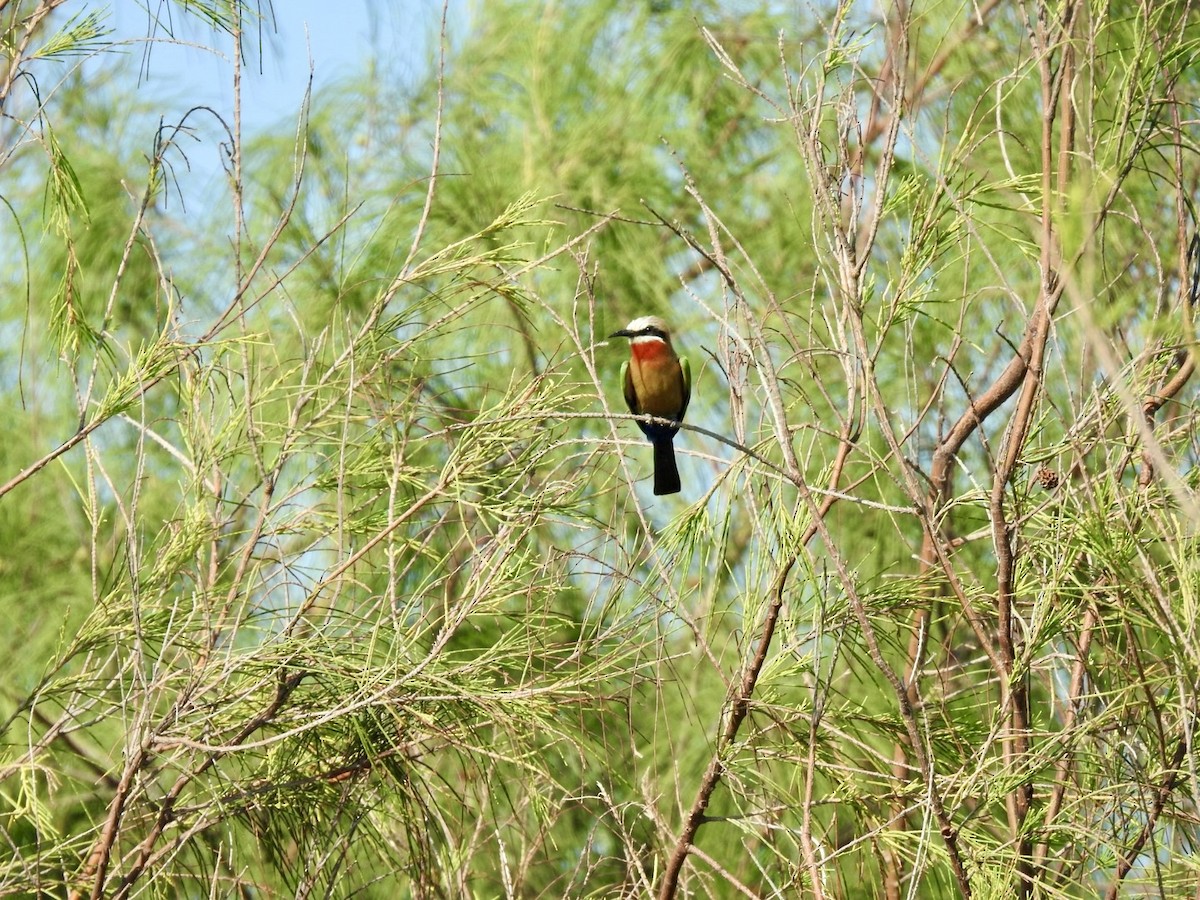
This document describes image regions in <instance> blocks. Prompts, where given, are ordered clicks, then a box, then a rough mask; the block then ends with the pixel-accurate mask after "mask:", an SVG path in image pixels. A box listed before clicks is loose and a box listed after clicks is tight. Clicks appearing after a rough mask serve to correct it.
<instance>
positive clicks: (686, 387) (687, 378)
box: [679, 356, 692, 422]
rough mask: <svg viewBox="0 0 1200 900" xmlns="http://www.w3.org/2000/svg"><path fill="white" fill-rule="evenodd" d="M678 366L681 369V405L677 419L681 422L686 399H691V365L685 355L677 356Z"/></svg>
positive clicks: (685, 407)
mask: <svg viewBox="0 0 1200 900" xmlns="http://www.w3.org/2000/svg"><path fill="white" fill-rule="evenodd" d="M679 368H680V369H682V370H683V406H682V407H681V408H680V410H679V421H680V422H682V421H683V415H684V413H686V412H687V408H688V401H689V400H691V399H692V365H691V363H689V362H688V360H687V357H686V356H681V357H680V358H679Z"/></svg>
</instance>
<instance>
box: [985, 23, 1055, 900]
mask: <svg viewBox="0 0 1200 900" xmlns="http://www.w3.org/2000/svg"><path fill="white" fill-rule="evenodd" d="M1044 15H1045V7H1044V6H1043V7H1042V8H1040V10H1039V16H1038V23H1037V26H1036V27H1035V28H1033V29H1031V34H1030V39H1031V41H1032V44H1033V47H1034V49H1035V52H1037V53H1038V70H1039V74H1040V77H1041V92H1042V141H1041V150H1042V160H1041V162H1042V215H1041V260H1040V269H1041V278H1040V283H1041V287H1040V290H1039V293H1038V299H1037V303H1036V306H1035V308H1034V313H1033V317H1032V320H1031V323H1030V324H1031V326H1032V338H1033V340H1032V342H1031V346H1030V354H1029V359H1028V365H1027V367H1026V370H1025V377H1024V379H1023V385H1022V390H1021V394H1020V397H1019V398H1018V400H1017V408H1016V410H1015V411H1014V413H1013V416H1012V418H1011V419H1010V420H1009V426H1008V429H1007V434H1006V436H1005V441H1004V445H1003V447H1002V448H1001V457H1000V460H999V461H998V463H997V465H996V470H995V475H994V477H993V480H992V490H991V496H990V500H989V512H990V518H991V524H992V543H993V544H994V546H995V551H996V617H997V630H998V635H999V647H1000V657H1001V661H1002V662H1003V665H1004V671H1003V673H1002V675H1001V679H1000V690H1001V715H1002V717H1003V720H1004V722H1005V725H1004V732H1005V734H1004V737H1003V739H1002V742H1001V747H1002V750H1003V756H1004V761H1005V764H1006V768H1007V769H1008V770H1009V771H1010V772H1011V771H1015V770H1016V769H1017V768H1018V767H1019V766H1020V765H1021V760H1022V759H1023V758H1024V757H1025V756H1026V755H1027V754H1028V751H1029V740H1030V739H1029V676H1028V673H1017V671H1016V665H1017V660H1018V659H1019V657H1020V655H1021V650H1020V643H1019V642H1020V638H1019V636H1018V635H1017V633H1016V628H1015V622H1014V619H1015V617H1014V615H1013V604H1014V599H1015V598H1014V591H1013V587H1014V585H1013V580H1014V577H1015V572H1016V556H1015V552H1014V549H1013V535H1012V533H1011V531H1010V526H1009V524H1008V519H1007V515H1006V513H1005V510H1004V499H1005V494H1006V492H1007V490H1008V485H1009V482H1010V480H1011V479H1012V475H1013V472H1014V471H1015V469H1016V467H1017V463H1018V461H1019V460H1020V456H1021V450H1022V448H1023V447H1024V446H1025V439H1026V437H1027V436H1028V433H1029V428H1030V425H1031V423H1032V420H1033V415H1034V412H1035V409H1036V403H1037V398H1038V394H1039V392H1040V389H1041V383H1042V365H1043V359H1044V356H1045V351H1046V341H1047V338H1048V336H1049V333H1050V312H1051V297H1052V296H1054V294H1055V292H1056V290H1057V288H1056V282H1057V281H1058V275H1057V272H1056V270H1055V263H1056V261H1057V253H1056V252H1055V240H1056V234H1055V228H1054V213H1053V207H1054V204H1053V202H1052V192H1053V191H1054V189H1055V185H1054V183H1053V181H1052V178H1053V175H1054V162H1055V159H1054V136H1055V127H1054V123H1055V117H1056V114H1057V111H1058V110H1057V105H1058V97H1057V96H1056V95H1055V90H1056V87H1059V86H1061V84H1062V81H1061V80H1058V79H1056V78H1055V77H1054V73H1052V71H1051V59H1050V56H1051V48H1050V44H1049V40H1048V34H1047V32H1046V30H1045V22H1044ZM1066 15H1067V16H1068V17H1069V16H1070V12H1069V11H1068V12H1067V14H1066ZM1064 68H1066V63H1065V62H1064V64H1063V66H1060V68H1059V74H1060V75H1061V74H1062V71H1063V69H1064ZM1060 296H1061V294H1060ZM1032 804H1033V781H1032V779H1030V778H1024V779H1022V780H1021V781H1020V782H1019V783H1018V784H1017V786H1016V787H1015V788H1014V789H1013V790H1012V791H1010V792H1009V793H1008V795H1007V796H1006V798H1005V806H1006V808H1007V810H1008V824H1009V829H1010V830H1011V831H1012V837H1013V840H1014V841H1016V843H1017V872H1018V879H1019V881H1018V888H1017V890H1018V896H1020V897H1025V896H1028V894H1029V891H1030V890H1031V888H1032V876H1033V872H1032V868H1031V864H1032V859H1031V854H1032V849H1033V847H1032V836H1031V835H1030V834H1028V833H1027V831H1026V829H1025V828H1024V824H1025V819H1026V817H1027V816H1028V814H1029V810H1030V807H1031V806H1032Z"/></svg>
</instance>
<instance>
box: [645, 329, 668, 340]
mask: <svg viewBox="0 0 1200 900" xmlns="http://www.w3.org/2000/svg"><path fill="white" fill-rule="evenodd" d="M638 334H639V335H645V336H646V337H658V338H662V339H663V340H664V341H665V340H666V339H667V333H666V332H665V331H663V330H662V329H661V328H655V327H654V326H653V325H647V326H646V327H645V328H643V329H642V330H641V331H639V332H638Z"/></svg>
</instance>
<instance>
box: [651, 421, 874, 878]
mask: <svg viewBox="0 0 1200 900" xmlns="http://www.w3.org/2000/svg"><path fill="white" fill-rule="evenodd" d="M846 437H847V438H848V437H849V435H848V434H847V436H846ZM852 448H853V444H852V443H850V442H849V440H848V439H847V440H843V441H842V444H841V446H840V447H839V450H838V456H837V458H836V459H835V461H834V466H833V472H832V473H831V474H830V478H829V484H830V488H831V489H833V488H836V486H837V482H838V480H839V479H840V477H841V473H842V469H843V468H844V466H845V462H846V458H847V457H848V456H849V454H850V450H851V449H852ZM798 486H799V485H798ZM837 499H838V498H837V497H834V496H828V497H826V498H825V500H824V501H823V502H822V503H821V506H820V508H819V509H818V510H817V512H816V515H817V516H818V517H823V516H825V515H826V514H827V513H828V512H829V510H830V508H831V507H832V506H833V504H834V503H835V502H837ZM817 530H818V526H817V524H816V522H814V523H813V524H811V525H809V526H808V528H807V529H806V530H805V532H804V534H803V536H802V537H801V538H800V541H799V546H800V547H803V546H804V545H805V544H807V543H808V542H809V541H810V540H812V538H813V536H814V535H816V533H817ZM798 559H799V554H798V553H796V554H792V555H791V556H789V557H788V559H787V560H786V561H785V562H784V563H783V564H782V565H781V566H780V567H779V571H778V572H777V573H776V575H775V580H774V582H773V583H772V585H771V600H770V603H769V605H768V606H767V612H766V615H765V616H764V617H763V622H762V626H761V628H760V629H759V639H758V646H757V647H756V648H755V651H754V656H753V658H752V659H751V660H750V662H749V663H748V664H747V666H746V668H745V669H744V670H743V672H742V678H741V681H740V683H739V684H738V685H737V686H736V688H735V691H734V693H733V696H732V697H730V701H729V704H730V705H729V715H728V718H727V719H726V720H725V727H724V729H722V732H721V736H720V738H719V739H718V741H717V746H716V748H715V749H714V750H713V755H712V758H711V759H710V760H709V762H708V767H707V768H706V769H705V771H704V775H703V777H702V778H701V779H700V786H699V788H698V789H697V790H696V797H695V799H694V800H693V801H692V808H691V809H690V810H689V812H688V815H687V818H686V819H685V820H684V823H683V830H682V831H681V832H680V834H679V838H678V840H677V841H676V843H675V850H674V851H673V852H672V854H671V858H670V860H669V861H668V863H667V867H666V870H665V871H664V872H663V881H662V885H661V886H660V888H659V891H658V896H659V898H660V900H667V898H670V897H674V896H675V892H676V891H677V890H678V887H679V875H680V873H681V872H682V871H683V865H684V863H685V862H686V861H687V857H688V854H689V853H690V852H691V851H692V849H693V848H692V841H693V840H694V839H695V837H696V832H697V831H698V830H699V829H700V826H701V825H703V824H704V822H705V815H704V813H705V810H707V809H708V804H709V802H710V801H711V800H712V795H713V793H714V792H715V791H716V789H717V785H719V784H720V782H721V779H722V777H723V776H724V775H725V759H724V756H725V753H726V751H727V750H728V748H729V747H731V746H732V745H733V742H734V740H736V739H737V734H738V730H739V729H740V728H741V725H742V722H743V720H744V719H745V718H746V714H747V713H748V712H749V711H750V700H751V698H752V697H753V695H754V688H755V686H756V685H757V683H758V676H759V674H760V673H761V671H762V667H763V664H764V663H765V662H766V659H767V652H768V651H769V650H770V647H771V641H772V639H773V637H774V635H775V626H776V624H777V623H778V621H779V611H780V609H781V608H782V607H783V589H784V586H785V585H786V583H787V578H788V575H789V574H790V573H791V571H792V567H793V566H795V564H796V561H797V560H798ZM813 889H814V891H815V892H816V895H817V896H820V890H821V888H820V881H819V880H816V879H814V881H813Z"/></svg>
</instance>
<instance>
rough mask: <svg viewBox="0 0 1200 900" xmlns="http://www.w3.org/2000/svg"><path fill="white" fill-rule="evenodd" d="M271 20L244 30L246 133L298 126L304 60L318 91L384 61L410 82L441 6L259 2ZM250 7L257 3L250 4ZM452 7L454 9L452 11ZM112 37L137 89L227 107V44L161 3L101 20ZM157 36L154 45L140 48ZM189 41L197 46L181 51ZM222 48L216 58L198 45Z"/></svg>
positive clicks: (121, 8) (361, 0)
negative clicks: (135, 71)
mask: <svg viewBox="0 0 1200 900" xmlns="http://www.w3.org/2000/svg"><path fill="white" fill-rule="evenodd" d="M261 3H262V7H263V9H264V11H265V14H266V15H267V16H268V18H267V20H266V21H265V22H264V23H263V27H262V31H261V43H262V52H261V56H260V54H259V53H258V46H257V44H258V41H259V35H258V33H257V32H256V31H255V30H254V23H252V22H251V23H249V24H248V25H247V43H248V44H249V45H251V46H249V48H248V49H249V53H248V58H247V60H246V66H245V69H244V70H243V73H244V75H243V77H244V81H243V122H244V127H245V128H246V129H247V130H254V129H257V128H264V127H268V126H271V125H276V124H278V123H279V122H280V121H281V120H288V119H290V120H293V121H294V120H295V118H296V115H297V113H298V112H299V109H300V104H301V102H302V100H303V96H304V90H305V87H306V85H307V82H308V73H309V56H310V54H311V58H312V65H313V85H314V90H319V89H320V88H321V87H322V86H324V85H329V84H332V83H335V82H337V81H339V80H343V79H347V78H352V77H356V76H358V75H360V74H361V73H362V72H363V71H365V70H366V67H367V62H368V59H369V58H371V57H372V56H374V57H375V58H376V59H378V60H380V61H381V63H382V66H383V71H384V73H385V74H386V76H387V77H392V78H413V77H415V76H417V75H419V74H420V73H421V72H423V71H426V70H427V66H428V61H429V59H430V54H431V52H432V50H433V46H434V45H433V44H432V41H433V39H435V38H436V34H437V28H438V23H439V21H440V18H441V11H442V5H441V3H440V2H437V0H389V2H379V0H340V2H331V0H275V2H274V4H273V13H274V15H273V21H272V20H271V18H270V14H271V12H272V7H268V6H267V3H266V0H261ZM251 5H252V6H253V4H251ZM463 6H464V3H463V2H458V3H451V10H450V17H451V20H452V21H456V22H461V21H462V18H463V17H462V7H463ZM456 7H457V8H456ZM147 8H149V9H151V10H153V11H154V12H155V13H156V14H157V15H159V16H161V17H162V18H163V21H164V22H165V23H166V27H168V28H171V29H173V35H174V38H175V41H174V42H172V41H171V40H170V35H168V34H166V33H165V32H164V31H163V30H162V29H159V30H157V32H156V31H155V30H154V28H153V26H152V24H151V19H150V14H149V13H148V12H147V11H146V10H147ZM106 24H107V25H108V26H109V27H112V28H113V29H115V34H113V35H111V38H112V39H114V40H128V41H130V42H131V43H130V44H128V45H127V47H128V51H127V52H129V53H130V54H131V55H132V56H133V58H134V59H135V60H136V59H140V60H141V61H142V85H141V86H142V88H143V89H145V90H150V91H154V92H156V93H157V92H162V93H164V94H166V95H168V96H172V95H173V96H177V97H180V96H181V97H185V98H186V99H187V102H188V105H189V106H191V105H196V104H206V105H211V106H213V107H214V108H216V109H218V110H221V111H222V112H225V113H228V112H229V111H231V110H232V96H233V88H232V83H231V78H232V67H231V65H230V59H229V53H230V52H231V41H230V39H229V37H228V36H227V35H222V34H217V33H216V32H214V31H213V30H212V29H211V28H207V27H205V26H203V25H202V24H201V23H199V22H198V21H196V20H195V19H194V18H193V17H191V16H186V15H183V14H181V13H180V12H179V10H178V8H177V5H176V4H171V5H169V6H168V4H166V3H165V2H162V0H148V2H146V3H144V4H139V3H130V2H118V3H115V4H113V6H112V7H110V14H109V16H108V18H107V20H106ZM150 34H157V36H158V37H159V38H160V40H156V41H153V42H152V43H146V37H147V35H150ZM187 44H191V45H194V46H186V45H187ZM212 46H216V47H218V48H219V49H220V50H221V52H223V53H224V54H225V56H224V58H222V57H220V56H217V55H216V54H214V53H213V52H212V51H211V50H205V49H203V48H204V47H212Z"/></svg>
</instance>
